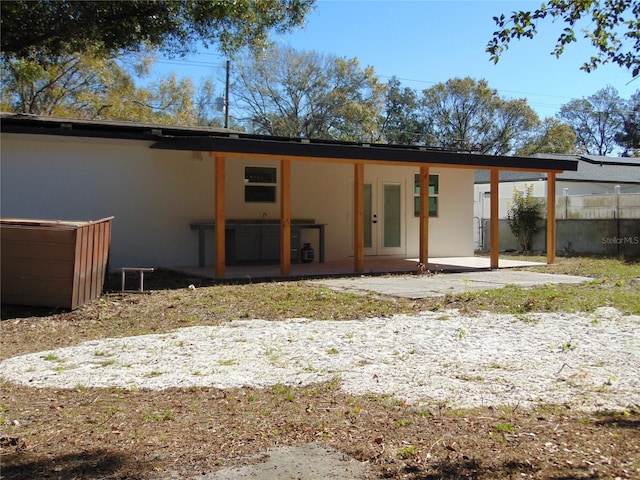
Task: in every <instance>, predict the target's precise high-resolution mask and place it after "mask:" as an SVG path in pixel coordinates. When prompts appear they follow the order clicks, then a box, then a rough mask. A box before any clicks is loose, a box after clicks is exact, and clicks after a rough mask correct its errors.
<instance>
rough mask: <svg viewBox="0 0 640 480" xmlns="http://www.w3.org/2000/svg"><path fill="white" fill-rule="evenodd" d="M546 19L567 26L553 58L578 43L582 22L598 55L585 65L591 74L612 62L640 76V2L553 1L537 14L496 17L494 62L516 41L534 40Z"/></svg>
mask: <svg viewBox="0 0 640 480" xmlns="http://www.w3.org/2000/svg"><path fill="white" fill-rule="evenodd" d="M546 18H551V19H554V20H558V19H559V20H561V21H562V22H564V23H565V24H566V27H565V28H564V30H563V32H562V33H561V34H560V36H559V37H558V40H557V42H556V45H555V48H554V50H553V52H552V54H553V55H555V56H556V57H559V56H560V55H562V53H563V52H564V49H565V47H566V46H567V45H568V44H570V43H573V42H575V41H576V40H577V33H576V31H575V29H576V26H577V24H578V22H579V21H580V20H584V21H585V25H586V26H587V28H585V29H584V30H582V33H583V35H584V38H587V39H589V41H590V42H591V44H592V45H593V47H594V48H595V50H596V52H595V55H593V56H591V58H589V59H588V60H586V61H585V62H584V64H583V65H582V67H581V69H582V70H585V71H587V72H590V71H592V70H595V69H596V68H598V67H599V66H600V65H602V64H605V63H608V62H612V63H615V64H617V65H619V66H620V67H623V68H627V69H628V70H629V71H630V72H631V75H632V76H634V77H636V76H638V75H639V74H640V54H639V53H638V52H639V51H640V2H639V1H638V0H604V1H598V0H578V1H576V0H550V1H548V2H545V3H543V4H542V6H541V7H540V8H538V9H537V10H533V11H518V12H513V13H512V14H511V16H509V17H506V16H505V15H504V14H502V15H500V16H499V17H493V20H494V21H495V23H496V25H497V26H498V28H499V30H497V31H496V32H494V33H493V38H492V39H491V40H490V41H489V43H488V44H487V52H488V53H489V54H490V55H491V59H492V60H493V61H494V62H498V60H499V58H500V55H501V54H502V53H503V52H504V51H505V50H507V48H509V43H510V42H511V40H513V39H521V38H533V37H534V36H535V35H536V34H537V33H538V22H539V21H540V20H544V19H546Z"/></svg>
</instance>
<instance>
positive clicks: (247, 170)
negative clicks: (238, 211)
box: [244, 166, 278, 203]
mask: <svg viewBox="0 0 640 480" xmlns="http://www.w3.org/2000/svg"><path fill="white" fill-rule="evenodd" d="M277 190H278V169H277V168H276V167H250V166H246V167H244V201H245V202H247V203H276V199H277Z"/></svg>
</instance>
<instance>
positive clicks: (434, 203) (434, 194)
mask: <svg viewBox="0 0 640 480" xmlns="http://www.w3.org/2000/svg"><path fill="white" fill-rule="evenodd" d="M439 183H440V182H439V176H438V175H437V174H436V175H429V216H430V217H437V216H438V193H439V192H438V191H439ZM413 214H414V215H415V216H416V217H419V216H420V174H418V173H416V174H415V177H414V186H413Z"/></svg>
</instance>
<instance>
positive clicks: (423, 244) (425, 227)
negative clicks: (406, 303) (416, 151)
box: [420, 165, 429, 267]
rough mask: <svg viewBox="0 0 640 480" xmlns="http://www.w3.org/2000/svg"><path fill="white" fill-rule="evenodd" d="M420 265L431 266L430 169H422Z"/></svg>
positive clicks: (425, 167)
mask: <svg viewBox="0 0 640 480" xmlns="http://www.w3.org/2000/svg"><path fill="white" fill-rule="evenodd" d="M420 263H422V264H423V265H424V266H425V267H428V266H429V167H428V166H427V165H423V166H421V167H420Z"/></svg>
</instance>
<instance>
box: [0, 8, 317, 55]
mask: <svg viewBox="0 0 640 480" xmlns="http://www.w3.org/2000/svg"><path fill="white" fill-rule="evenodd" d="M313 2H314V0H253V1H252V0H235V1H227V0H195V1H184V0H163V1H152V0H127V1H63V0H55V1H46V0H39V1H25V0H21V1H4V2H1V3H0V7H1V19H0V29H1V39H2V41H1V43H2V45H1V50H2V52H3V55H5V56H8V57H17V58H21V57H37V58H40V57H43V56H44V57H51V56H59V55H61V54H71V53H80V52H84V51H87V50H90V49H93V48H95V46H101V47H102V48H103V49H104V50H105V51H106V52H108V53H115V52H123V51H137V50H139V49H140V48H143V47H144V46H152V47H158V48H162V49H163V50H166V51H167V52H169V53H173V54H179V53H186V52H188V51H189V50H190V49H191V48H192V46H193V44H194V43H195V42H196V41H202V42H203V43H204V45H205V46H209V45H212V44H214V43H217V44H218V46H219V47H220V49H221V50H222V51H234V50H236V49H238V48H240V47H242V46H252V47H255V46H260V45H262V44H263V43H264V42H265V40H266V38H267V35H268V33H269V31H270V30H271V29H275V30H277V31H287V30H290V29H291V28H293V27H295V26H297V25H300V24H301V23H302V22H303V20H304V17H305V15H306V14H307V12H308V11H309V9H310V8H311V7H312V5H313Z"/></svg>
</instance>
